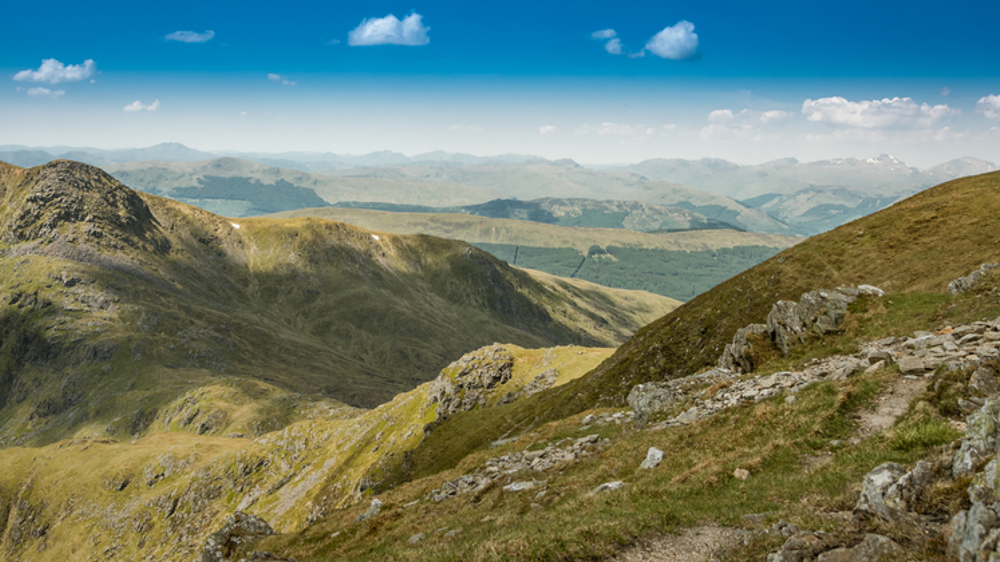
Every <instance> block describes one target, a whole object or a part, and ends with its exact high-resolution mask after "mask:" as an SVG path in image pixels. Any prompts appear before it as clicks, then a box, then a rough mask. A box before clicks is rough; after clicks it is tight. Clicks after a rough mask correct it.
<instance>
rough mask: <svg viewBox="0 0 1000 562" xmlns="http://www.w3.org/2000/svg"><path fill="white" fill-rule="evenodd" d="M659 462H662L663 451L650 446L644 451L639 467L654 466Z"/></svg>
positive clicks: (647, 467) (648, 467)
mask: <svg viewBox="0 0 1000 562" xmlns="http://www.w3.org/2000/svg"><path fill="white" fill-rule="evenodd" d="M661 462H663V451H661V450H659V449H657V448H656V447H650V448H649V450H648V451H646V458H645V460H643V461H642V464H640V465H639V468H642V469H650V468H656V467H657V465H659V464H660V463H661Z"/></svg>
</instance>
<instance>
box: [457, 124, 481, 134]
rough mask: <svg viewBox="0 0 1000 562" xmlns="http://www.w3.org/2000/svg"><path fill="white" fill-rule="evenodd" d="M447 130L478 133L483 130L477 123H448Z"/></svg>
mask: <svg viewBox="0 0 1000 562" xmlns="http://www.w3.org/2000/svg"><path fill="white" fill-rule="evenodd" d="M448 130H450V131H454V132H456V133H478V132H481V131H482V130H483V128H482V127H480V126H479V125H448Z"/></svg>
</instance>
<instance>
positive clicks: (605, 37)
mask: <svg viewBox="0 0 1000 562" xmlns="http://www.w3.org/2000/svg"><path fill="white" fill-rule="evenodd" d="M590 38H591V39H594V40H597V41H605V43H604V50H605V51H607V52H608V53H609V54H612V55H621V54H623V53H624V50H623V49H622V40H621V39H619V38H618V33H616V32H615V30H614V29H602V30H600V31H595V32H593V33H591V34H590ZM628 56H630V57H633V58H634V56H635V55H633V54H629V55H628ZM639 56H641V55H639Z"/></svg>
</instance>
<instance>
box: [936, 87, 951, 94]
mask: <svg viewBox="0 0 1000 562" xmlns="http://www.w3.org/2000/svg"><path fill="white" fill-rule="evenodd" d="M938 93H939V94H941V95H942V96H950V95H951V88H949V87H948V86H945V87H943V88H941V89H940V90H938Z"/></svg>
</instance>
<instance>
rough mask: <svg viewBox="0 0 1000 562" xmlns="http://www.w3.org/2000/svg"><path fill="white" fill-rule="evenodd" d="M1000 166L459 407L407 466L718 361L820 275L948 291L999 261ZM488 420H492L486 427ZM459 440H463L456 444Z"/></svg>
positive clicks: (828, 283) (825, 237)
mask: <svg viewBox="0 0 1000 562" xmlns="http://www.w3.org/2000/svg"><path fill="white" fill-rule="evenodd" d="M998 190H1000V173H990V174H984V175H980V176H974V177H970V178H962V179H959V180H955V181H952V182H948V183H945V184H942V185H940V186H937V187H934V188H931V189H929V190H927V191H924V192H922V193H920V194H918V195H915V196H913V197H911V198H909V199H907V200H905V201H902V202H899V203H897V204H895V205H893V206H892V207H889V208H887V209H884V210H882V211H879V212H878V213H875V214H873V215H870V216H868V217H864V218H862V219H859V220H857V221H854V222H852V223H849V224H847V225H844V226H841V227H839V228H837V229H835V230H832V231H830V232H826V233H824V234H821V235H818V236H815V237H813V238H810V239H808V240H806V241H804V242H802V243H800V244H798V245H796V246H794V247H792V248H789V249H787V250H785V251H783V252H781V253H780V254H778V255H777V256H775V257H774V258H771V259H769V260H767V261H766V262H764V263H762V264H760V265H758V266H756V267H753V268H751V269H750V270H748V271H746V272H744V273H742V274H740V275H737V276H736V277H733V278H732V279H730V280H728V281H726V282H724V283H721V284H720V285H718V286H717V287H715V288H713V289H712V290H710V291H708V292H706V293H704V294H702V295H700V296H698V297H696V298H695V299H693V300H691V301H690V302H688V303H686V304H684V305H683V306H681V307H679V308H677V309H676V310H674V311H673V312H671V313H670V314H668V315H666V316H664V317H663V318H661V319H659V320H657V321H656V322H653V323H652V324H650V325H648V326H645V327H644V328H642V329H641V330H639V331H638V332H637V333H636V335H635V336H633V337H632V338H631V339H629V341H627V342H626V343H624V344H623V345H622V346H620V347H619V348H618V349H617V351H616V352H615V354H614V355H613V356H612V357H611V358H609V359H608V360H607V361H605V362H604V363H602V364H601V366H600V367H598V368H597V369H595V370H594V372H592V373H589V374H588V375H587V376H585V377H581V378H580V379H578V380H576V381H574V382H572V383H570V384H568V385H566V386H563V387H560V388H558V389H554V390H552V391H551V392H546V393H542V394H539V395H536V396H533V397H531V398H529V399H527V400H525V401H524V402H521V403H517V404H512V405H509V407H504V408H497V409H494V410H490V411H483V412H476V413H470V414H463V415H461V416H456V417H454V418H453V419H451V420H449V421H448V422H446V423H445V429H444V431H442V432H441V433H440V434H439V435H440V437H438V436H435V435H434V434H432V435H431V436H430V437H429V438H428V439H427V440H425V441H424V443H423V444H422V445H421V447H420V448H418V449H417V450H416V451H415V452H414V455H413V458H414V463H413V467H412V470H411V472H410V476H413V475H426V474H431V473H434V472H437V471H438V470H441V469H443V468H448V467H449V466H451V465H450V464H449V463H448V462H444V464H442V462H443V461H442V460H441V458H440V455H439V451H440V450H441V448H442V447H445V446H447V447H448V448H449V451H450V456H449V457H448V458H452V459H456V458H461V457H462V456H463V454H464V453H463V451H465V452H468V451H472V450H475V449H476V448H478V447H480V446H483V445H484V444H486V443H488V442H490V441H491V440H493V439H495V438H497V436H500V435H504V434H505V433H508V432H512V431H525V430H527V428H530V427H532V426H534V425H536V424H538V423H540V422H545V421H548V420H558V419H563V418H566V417H568V416H571V415H574V414H576V413H578V412H581V411H584V410H586V409H588V408H593V407H595V406H621V405H623V404H624V403H625V398H626V396H627V394H628V392H629V390H630V389H631V388H632V387H633V386H634V385H636V384H639V383H642V382H647V381H657V380H665V379H671V378H676V377H680V376H685V375H689V374H693V373H696V372H698V371H700V370H702V369H704V368H706V367H709V366H712V365H714V364H715V362H716V360H717V358H718V357H719V355H720V354H721V352H722V350H723V348H724V346H725V344H726V343H729V342H730V341H731V340H732V337H733V334H734V333H735V332H736V330H737V329H739V328H742V327H744V326H746V325H747V324H750V323H753V322H765V321H766V318H767V314H768V312H770V310H771V307H772V305H773V304H774V303H775V302H777V301H778V300H782V299H784V300H798V299H799V297H800V296H801V295H802V294H803V293H805V292H807V291H810V290H813V289H816V288H823V287H836V286H844V285H858V284H864V283H867V284H872V285H875V286H878V287H881V288H882V289H884V290H886V291H891V292H893V293H911V292H917V291H936V292H938V293H940V292H943V291H944V289H945V287H946V285H947V284H948V283H949V282H951V281H952V280H954V279H955V278H957V277H960V276H963V275H967V274H968V273H969V272H970V271H972V270H973V269H976V268H978V267H979V265H980V264H982V263H986V262H995V261H1000V236H998V235H997V233H998V232H1000V197H997V192H998ZM483 428H488V429H487V430H486V431H484V430H483ZM455 444H461V446H456V445H455Z"/></svg>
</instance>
